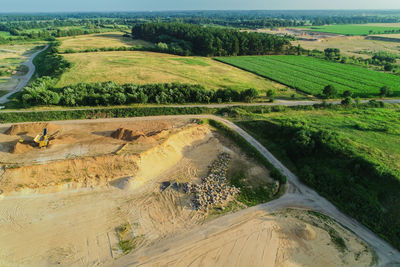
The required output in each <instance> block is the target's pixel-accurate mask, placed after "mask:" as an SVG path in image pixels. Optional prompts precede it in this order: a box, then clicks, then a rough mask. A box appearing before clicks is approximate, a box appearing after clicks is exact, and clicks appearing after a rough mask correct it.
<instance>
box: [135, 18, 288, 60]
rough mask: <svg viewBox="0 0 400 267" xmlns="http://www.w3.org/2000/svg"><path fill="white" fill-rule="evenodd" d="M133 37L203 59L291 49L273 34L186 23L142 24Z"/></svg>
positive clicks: (136, 28)
mask: <svg viewBox="0 0 400 267" xmlns="http://www.w3.org/2000/svg"><path fill="white" fill-rule="evenodd" d="M132 36H133V38H136V39H143V40H146V41H150V42H153V43H165V44H167V45H168V46H177V47H180V48H181V49H182V50H183V51H188V52H189V53H190V54H195V55H201V56H237V55H266V54H273V53H284V52H287V50H288V49H290V48H291V45H290V42H289V40H288V39H286V38H284V37H281V36H276V35H272V34H264V33H249V32H240V31H238V30H232V29H224V28H216V27H202V26H199V25H194V24H187V23H165V22H154V23H143V24H137V25H134V26H133V28H132Z"/></svg>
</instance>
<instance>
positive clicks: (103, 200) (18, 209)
mask: <svg viewBox="0 0 400 267" xmlns="http://www.w3.org/2000/svg"><path fill="white" fill-rule="evenodd" d="M10 127H11V129H10ZM42 127H48V129H51V130H50V131H49V132H50V133H51V132H52V131H54V130H61V133H60V134H59V135H58V136H57V137H56V139H54V140H52V141H51V142H50V146H49V147H48V148H46V149H38V148H33V147H32V148H31V149H29V150H27V151H25V152H21V153H18V154H17V153H15V152H14V153H10V148H12V147H13V146H14V147H16V148H17V149H20V148H19V147H20V145H15V144H16V142H17V141H18V139H19V138H20V136H23V137H25V138H27V137H29V135H31V136H34V135H35V134H39V133H40V132H41V131H42ZM52 127H53V128H52ZM8 129H10V130H9V131H10V132H12V133H13V135H9V134H0V158H1V162H0V190H1V191H0V192H1V193H2V194H1V197H2V199H1V200H0V247H2V248H4V249H3V250H0V265H5V266H9V265H25V266H49V265H61V266H71V265H74V266H93V265H104V264H115V265H118V266H121V265H123V266H126V265H131V264H133V265H136V264H138V263H143V264H145V265H162V266H164V265H174V266H187V265H195V266H200V265H201V266H204V265H218V266H227V265H232V264H233V263H235V264H237V265H246V266H248V265H249V264H250V265H263V266H270V265H274V264H275V265H276V266H321V265H327V266H337V264H342V265H349V266H366V265H368V264H369V263H370V262H371V254H370V253H369V250H368V247H366V246H365V245H364V244H363V243H362V242H361V241H360V240H358V239H357V238H356V237H354V235H353V234H351V233H349V232H347V231H346V230H344V229H342V228H341V227H339V226H337V225H336V224H334V223H330V226H331V227H334V229H336V231H338V233H339V234H340V236H342V237H343V238H344V239H345V242H346V245H347V248H348V249H347V250H346V251H345V252H342V251H341V250H340V249H338V248H337V247H335V245H334V244H333V243H332V241H331V238H330V236H329V234H328V232H327V230H326V229H324V228H323V227H322V225H319V224H317V225H315V222H316V219H315V218H314V219H307V216H305V215H304V214H305V213H304V212H300V213H293V214H292V215H290V214H289V215H287V214H288V213H287V212H284V213H280V214H278V215H276V216H273V215H271V214H269V213H268V212H261V213H260V212H258V211H257V212H253V211H251V212H248V213H246V214H245V215H243V214H242V213H241V212H239V213H238V214H236V213H234V214H230V215H225V216H224V217H223V218H221V219H222V220H220V219H216V220H214V219H211V218H216V217H218V216H214V215H213V217H209V214H208V213H207V212H199V211H197V210H196V209H194V208H193V205H192V199H191V197H190V196H189V195H188V194H186V193H185V192H184V191H183V190H181V188H180V187H179V186H172V185H176V184H181V183H187V182H188V183H191V184H201V183H202V181H203V182H204V181H205V180H207V179H206V178H207V177H210V175H214V176H215V175H216V174H219V173H220V170H223V172H224V173H225V172H227V173H228V174H229V173H230V172H233V171H237V170H238V169H243V170H244V173H246V176H247V179H249V180H251V181H252V182H251V183H250V184H251V185H258V184H261V183H262V182H264V183H265V182H268V183H273V180H272V179H271V178H270V177H269V172H268V170H266V169H265V168H264V167H262V166H260V165H259V164H257V163H256V162H254V161H253V160H252V159H250V158H248V157H247V156H245V155H244V154H243V152H242V151H241V150H240V149H239V148H238V147H237V146H236V145H234V144H233V143H232V142H231V141H230V140H228V139H227V138H225V137H223V136H222V135H220V134H219V133H217V132H215V131H214V130H212V129H211V128H210V127H209V126H207V125H199V124H196V123H192V122H191V120H190V119H173V120H172V119H170V120H163V121H160V120H145V119H143V120H138V119H115V120H107V122H105V121H103V122H102V121H82V122H68V121H64V122H54V123H51V124H18V125H15V126H10V125H3V126H0V132H3V133H4V132H6V131H7V130H8ZM118 129H121V130H118ZM116 132H117V133H118V135H117V134H116ZM138 132H140V133H143V134H141V135H140V136H139V137H138V138H137V139H135V138H134V137H135V134H136V133H138ZM17 134H18V135H17ZM113 135H114V136H116V137H113ZM19 144H20V143H19ZM21 145H22V147H21V150H23V149H22V148H25V144H21ZM221 155H226V156H224V158H225V157H227V155H229V159H230V160H229V161H224V162H225V163H224V164H222V163H221V164H219V165H216V166H214V165H213V166H214V167H215V168H211V169H213V170H214V171H213V172H210V166H211V165H212V163H215V162H218V161H216V160H217V159H219V160H221ZM220 165H221V166H220ZM223 176H224V175H223ZM224 177H225V176H224ZM214 180H215V181H214ZM214 180H213V181H214V182H218V181H219V180H221V179H214ZM222 180H224V179H222ZM207 181H208V180H207ZM224 181H225V180H224ZM163 183H165V184H168V185H171V186H168V187H166V188H162V185H163ZM226 204H228V203H226ZM236 209H240V207H237V208H236ZM243 211H246V210H243ZM303 213H304V214H303ZM220 215H222V214H220ZM227 216H228V217H227ZM225 218H227V219H225ZM121 229H123V230H121ZM129 251H132V252H131V254H129V255H128V256H124V255H125V254H126V253H128V252H129ZM363 251H364V252H363ZM321 255H322V256H321ZM116 260H117V261H116Z"/></svg>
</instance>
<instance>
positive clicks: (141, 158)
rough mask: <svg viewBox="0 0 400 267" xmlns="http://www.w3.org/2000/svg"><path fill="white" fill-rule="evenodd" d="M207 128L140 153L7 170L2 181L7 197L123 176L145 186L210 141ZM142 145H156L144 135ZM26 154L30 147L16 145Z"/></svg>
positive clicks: (0, 186) (101, 183) (187, 132)
mask: <svg viewBox="0 0 400 267" xmlns="http://www.w3.org/2000/svg"><path fill="white" fill-rule="evenodd" d="M208 135H210V130H209V128H208V127H206V126H199V125H194V126H189V127H186V128H184V129H181V131H179V132H177V133H175V134H172V135H171V136H170V137H169V138H167V139H165V140H164V141H163V142H162V143H161V144H159V145H156V146H154V147H153V148H151V149H149V150H147V151H144V152H142V153H139V154H118V155H114V154H111V155H101V156H94V157H83V158H81V157H79V158H73V159H66V160H63V161H56V162H50V163H47V164H38V165H31V166H20V167H16V168H15V167H14V168H7V169H6V171H5V173H4V174H3V178H2V180H1V182H0V189H1V190H2V191H3V194H4V195H7V194H12V193H14V192H25V193H32V192H41V193H44V192H47V193H48V192H57V191H60V190H63V189H76V188H82V187H84V188H87V187H93V186H97V187H98V186H107V185H109V183H110V182H112V181H114V180H116V179H120V178H123V177H134V178H133V179H132V183H133V184H142V183H144V182H146V180H147V179H151V178H153V177H156V176H157V175H159V174H161V173H162V172H163V171H166V170H167V169H169V168H171V167H172V166H173V165H175V164H177V163H178V162H179V160H181V159H182V157H183V155H182V150H183V148H184V147H186V146H190V145H191V144H192V143H194V142H196V141H199V140H202V139H204V138H207V136H208ZM137 141H138V142H139V143H146V144H148V143H155V142H156V139H154V138H153V137H145V136H141V137H140V138H139V139H138V140H137ZM16 147H17V148H19V149H20V151H22V150H23V149H26V145H24V144H19V145H17V146H16Z"/></svg>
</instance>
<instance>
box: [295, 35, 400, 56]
mask: <svg viewBox="0 0 400 267" xmlns="http://www.w3.org/2000/svg"><path fill="white" fill-rule="evenodd" d="M385 36H386V35H385ZM387 36H391V34H390V35H387ZM395 36H399V35H396V34H393V37H395ZM371 37H374V36H371ZM369 38H370V37H367V38H366V37H363V36H346V37H333V38H323V39H319V40H318V41H306V40H297V41H292V44H293V45H296V46H297V45H301V47H303V48H305V49H308V50H313V49H318V50H320V51H323V50H325V49H326V48H338V49H340V52H341V54H343V55H346V56H355V57H362V58H370V57H372V54H373V53H378V52H382V51H384V52H387V53H391V54H397V55H400V44H399V43H395V42H384V41H379V40H371V39H369ZM397 38H398V37H397Z"/></svg>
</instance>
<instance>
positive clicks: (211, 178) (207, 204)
mask: <svg viewBox="0 0 400 267" xmlns="http://www.w3.org/2000/svg"><path fill="white" fill-rule="evenodd" d="M230 159H231V157H230V155H229V154H228V153H221V154H220V155H219V156H218V159H217V160H216V161H214V162H213V163H212V165H211V166H210V171H209V174H208V176H207V177H205V178H202V180H201V183H200V184H192V183H188V184H186V186H185V191H186V192H188V193H192V194H193V199H192V204H193V207H194V208H195V209H196V210H199V211H203V212H207V211H208V210H209V209H210V208H212V207H215V206H216V205H219V204H223V203H226V202H227V201H230V200H232V199H233V198H234V196H235V195H236V194H237V193H239V189H238V188H236V187H234V186H230V185H228V183H227V179H226V173H227V171H228V164H229V161H230Z"/></svg>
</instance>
